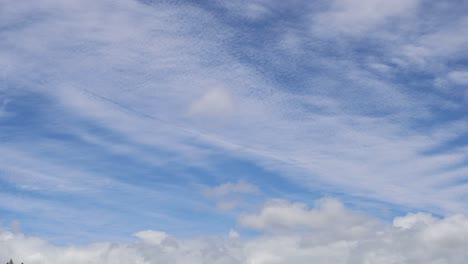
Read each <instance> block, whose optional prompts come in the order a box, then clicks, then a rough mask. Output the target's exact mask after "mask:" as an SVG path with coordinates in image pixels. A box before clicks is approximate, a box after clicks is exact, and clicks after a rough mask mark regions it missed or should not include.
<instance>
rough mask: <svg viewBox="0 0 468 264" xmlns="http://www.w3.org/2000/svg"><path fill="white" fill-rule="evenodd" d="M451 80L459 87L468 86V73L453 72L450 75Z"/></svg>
mask: <svg viewBox="0 0 468 264" xmlns="http://www.w3.org/2000/svg"><path fill="white" fill-rule="evenodd" d="M448 78H449V80H451V81H452V82H454V83H456V84H459V85H468V71H453V72H450V73H449V74H448Z"/></svg>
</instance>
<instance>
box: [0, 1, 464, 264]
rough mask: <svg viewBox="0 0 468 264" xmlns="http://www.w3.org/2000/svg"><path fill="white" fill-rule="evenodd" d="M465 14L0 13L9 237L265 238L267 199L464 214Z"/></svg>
mask: <svg viewBox="0 0 468 264" xmlns="http://www.w3.org/2000/svg"><path fill="white" fill-rule="evenodd" d="M467 11H468V2H466V1H444V2H440V1H423V0H397V1H391V2H388V1H382V0H364V1H352V0H334V1H300V0H293V1H287V3H286V2H285V1H276V0H251V1H242V0H241V1H217V0H213V1H134V0H118V1H107V0H103V1H88V0H85V1H58V0H40V1H28V2H21V1H0V220H1V222H2V225H3V226H5V228H7V229H8V228H9V226H10V224H11V223H12V222H13V223H19V224H20V226H21V231H22V232H23V233H24V234H27V235H31V236H38V237H41V238H43V239H45V240H47V241H49V242H50V243H52V244H57V245H70V244H79V245H81V244H87V243H93V242H98V241H116V242H125V241H131V240H132V239H133V238H132V234H135V233H137V232H139V231H141V230H160V231H164V232H168V233H171V234H173V235H175V236H178V237H199V236H207V235H221V234H227V233H228V232H229V231H230V230H236V231H233V232H236V234H240V235H242V236H247V237H250V236H252V237H255V236H257V235H258V233H257V232H258V229H260V232H261V231H262V230H263V229H262V228H263V227H264V226H269V225H261V224H259V223H257V222H255V221H253V222H252V221H250V220H245V219H249V218H248V217H247V216H246V214H247V213H250V212H254V211H256V210H259V208H262V206H265V204H266V205H269V204H271V201H277V200H274V199H284V200H287V201H291V202H298V203H300V204H301V206H298V208H303V206H310V207H314V205H315V204H316V201H317V200H318V199H321V198H324V197H325V198H333V199H338V200H340V201H341V202H342V203H343V204H344V205H345V206H346V207H347V208H350V209H352V210H356V211H357V212H359V213H361V214H364V215H366V216H368V217H372V218H376V219H380V220H382V221H384V222H391V221H392V219H394V217H397V216H402V215H405V214H407V213H411V212H426V213H430V214H432V215H434V216H437V217H441V218H443V217H447V216H450V215H454V214H466V213H467V212H468V207H467V204H468V203H467V202H468V151H467V150H468V121H467V120H466V115H467V113H468V107H467V101H468V90H467V87H468V64H467V61H468V38H467V37H466V36H467V35H468V16H467V15H466V14H467ZM272 199H273V200H272ZM268 201H270V202H268ZM273 204H274V205H277V203H276V202H273ZM279 204H280V205H281V204H282V203H279ZM295 208H296V207H295ZM301 210H302V209H301ZM249 221H250V222H249ZM271 223H276V222H274V221H273V222H271ZM256 227H258V228H256ZM256 229H257V230H256ZM452 263H455V262H452Z"/></svg>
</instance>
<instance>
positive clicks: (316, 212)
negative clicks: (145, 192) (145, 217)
mask: <svg viewBox="0 0 468 264" xmlns="http://www.w3.org/2000/svg"><path fill="white" fill-rule="evenodd" d="M273 206H276V207H281V208H282V209H283V210H285V215H286V216H283V217H280V216H278V215H277V214H266V213H265V210H271V208H272V207H273ZM291 212H295V214H291ZM258 214H260V215H262V217H263V218H262V221H264V222H266V223H270V224H265V225H264V226H268V227H269V228H273V226H286V227H294V226H309V227H313V228H311V229H306V230H302V231H301V232H294V231H293V230H289V231H288V232H282V233H263V234H260V235H258V236H256V237H253V238H249V239H240V237H239V234H238V233H237V231H234V230H231V231H230V232H229V235H228V236H227V237H223V236H215V237H198V238H190V239H181V238H176V237H172V236H170V235H168V234H166V233H164V232H159V231H150V230H147V231H142V232H139V233H136V234H135V236H136V237H137V238H138V240H137V241H134V242H130V243H98V244H92V245H87V246H79V247H78V246H54V245H51V244H50V243H48V242H47V241H45V240H43V239H40V238H35V237H28V236H25V235H23V234H14V233H12V232H9V231H6V230H3V231H0V258H1V259H5V260H7V259H9V258H14V259H15V260H17V261H23V262H24V263H28V264H42V263H44V264H45V263H48V264H55V263H57V264H59V263H71V264H81V263H91V264H94V263H96V264H97V263H99V264H114V263H137V264H140V263H141V264H150V263H194V264H198V263H200V264H202V263H224V264H228V263H236V264H238V263H246V264H270V263H292V264H298V263H318V264H322V263H323V264H329V263H334V264H340V263H343V264H345V263H346V264H362V263H379V264H381V263H395V264H396V263H398V264H423V263H424V264H426V263H430V264H440V263H446V264H464V263H465V260H466V258H467V257H468V251H466V248H467V247H468V239H467V238H468V218H467V217H466V216H463V215H454V216H448V217H446V218H443V219H439V218H435V217H433V216H430V215H427V214H421V213H417V214H408V215H407V216H402V217H397V218H395V220H394V224H393V225H392V224H390V223H386V222H381V221H379V220H376V219H373V218H370V217H364V216H359V217H360V220H359V221H354V220H353V219H356V217H357V215H360V214H359V213H357V212H354V211H352V210H350V209H347V208H346V207H344V206H343V205H342V204H341V203H340V202H339V201H337V200H333V199H325V200H321V201H319V202H318V203H317V204H316V206H315V208H313V209H307V208H306V207H305V206H304V205H302V204H299V203H291V202H289V201H273V202H269V203H267V204H266V205H265V207H264V208H263V209H261V210H260V212H258ZM291 219H293V220H291ZM298 219H301V220H298ZM309 222H311V223H309ZM271 223H274V225H272V224H271ZM369 223H378V224H372V225H370V224H369ZM415 223H420V224H415ZM338 226H340V227H341V228H337V227H338ZM339 229H342V230H350V231H349V232H348V233H343V232H337V231H336V230H339ZM357 229H359V230H360V232H354V235H350V234H349V233H350V232H352V230H357Z"/></svg>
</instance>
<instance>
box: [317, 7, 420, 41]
mask: <svg viewBox="0 0 468 264" xmlns="http://www.w3.org/2000/svg"><path fill="white" fill-rule="evenodd" d="M418 3H419V0H398V1H392V2H389V1H385V0H363V1H356V0H335V1H332V2H331V7H330V10H329V11H326V12H323V13H319V14H318V15H316V16H314V18H313V21H314V23H315V25H314V29H315V30H316V31H317V32H318V33H320V34H324V35H328V34H336V33H345V34H362V33H366V32H367V31H368V30H370V29H374V28H375V27H378V26H380V25H381V24H382V23H383V22H385V21H386V19H388V18H392V17H397V16H402V15H406V14H408V13H409V12H411V11H412V10H414V9H415V8H416V7H417V5H418Z"/></svg>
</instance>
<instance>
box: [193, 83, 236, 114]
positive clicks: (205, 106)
mask: <svg viewBox="0 0 468 264" xmlns="http://www.w3.org/2000/svg"><path fill="white" fill-rule="evenodd" d="M233 111H234V102H233V99H232V95H230V94H229V92H228V91H227V90H225V89H211V90H209V91H208V92H206V93H205V94H204V95H203V96H201V97H200V98H198V99H197V100H195V101H194V102H193V103H192V104H191V105H190V110H189V113H190V114H192V115H202V116H211V117H217V116H218V117H219V116H226V115H229V114H232V112H233Z"/></svg>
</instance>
